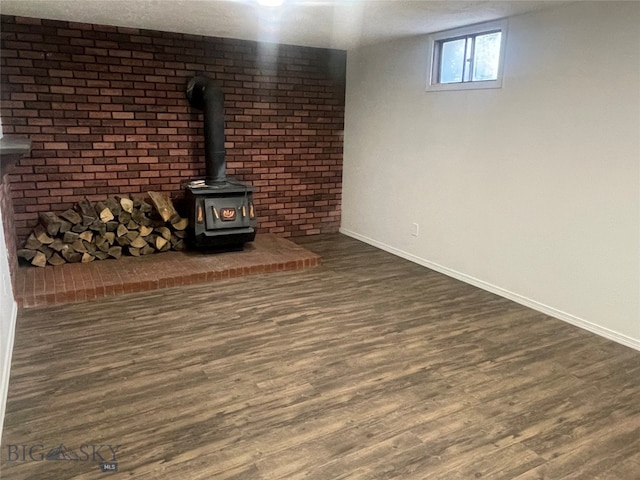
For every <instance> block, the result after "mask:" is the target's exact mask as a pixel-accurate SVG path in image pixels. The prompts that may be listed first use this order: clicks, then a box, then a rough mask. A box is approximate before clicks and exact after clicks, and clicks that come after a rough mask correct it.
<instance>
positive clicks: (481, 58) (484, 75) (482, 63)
mask: <svg viewBox="0 0 640 480" xmlns="http://www.w3.org/2000/svg"><path fill="white" fill-rule="evenodd" d="M506 33H507V24H506V21H504V20H502V21H498V22H491V23H483V24H480V25H472V26H470V27H463V28H457V29H455V30H448V31H445V32H440V33H435V34H433V35H431V36H430V37H429V45H430V55H429V56H430V58H431V64H430V66H431V68H430V69H429V78H428V82H427V90H464V89H476V88H500V87H501V86H502V68H503V59H504V44H505V39H506Z"/></svg>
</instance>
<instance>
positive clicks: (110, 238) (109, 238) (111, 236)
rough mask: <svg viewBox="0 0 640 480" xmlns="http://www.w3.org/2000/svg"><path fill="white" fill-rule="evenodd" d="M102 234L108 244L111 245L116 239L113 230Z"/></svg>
mask: <svg viewBox="0 0 640 480" xmlns="http://www.w3.org/2000/svg"><path fill="white" fill-rule="evenodd" d="M103 236H104V239H105V240H106V241H107V242H108V243H109V245H113V242H115V241H116V234H115V233H113V232H107V233H105V234H104V235H103Z"/></svg>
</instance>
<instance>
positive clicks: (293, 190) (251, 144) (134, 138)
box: [0, 16, 346, 239]
mask: <svg viewBox="0 0 640 480" xmlns="http://www.w3.org/2000/svg"><path fill="white" fill-rule="evenodd" d="M1 22H2V23H1V27H2V28H1V36H2V52H1V60H0V62H1V63H0V69H1V71H0V77H1V78H0V84H1V87H2V90H1V97H0V100H1V109H2V110H1V115H2V124H3V130H4V133H6V134H20V135H25V136H28V137H29V138H31V140H32V154H31V156H30V158H25V159H22V160H21V161H20V162H19V163H18V165H17V166H16V167H15V168H14V170H13V171H12V172H11V175H10V176H9V177H10V182H11V184H12V196H13V211H14V220H15V222H14V223H15V227H16V233H17V237H18V239H23V238H25V237H26V235H27V234H28V232H29V231H30V229H31V228H32V227H33V226H34V225H35V223H36V221H37V214H38V212H42V211H63V210H65V209H67V208H69V207H71V206H72V205H73V203H74V202H76V201H78V200H80V199H81V198H83V197H85V196H86V197H88V198H89V199H92V200H95V199H101V198H104V197H106V196H108V195H112V194H118V193H130V194H141V193H144V192H146V191H148V190H160V191H166V192H169V193H171V194H172V195H173V196H180V195H181V191H182V190H181V182H183V181H187V180H193V179H194V178H196V177H202V176H203V175H204V150H203V134H202V115H201V112H198V111H196V110H195V109H193V108H191V107H189V105H188V102H187V100H186V98H185V93H184V89H185V86H186V83H187V81H188V80H189V79H190V78H191V77H192V76H193V75H194V73H196V72H198V71H204V72H206V73H207V74H208V75H209V76H210V77H212V78H214V79H216V80H217V82H218V83H219V84H220V86H221V88H222V90H223V91H224V93H225V118H226V131H225V133H226V141H227V145H226V149H227V174H228V175H231V176H234V177H236V178H238V179H239V180H242V181H246V182H250V183H252V184H253V185H254V186H255V187H256V193H255V199H256V204H257V213H258V216H259V222H260V227H259V232H272V233H277V234H279V235H281V236H298V235H308V234H316V233H324V232H335V231H337V229H338V226H339V222H340V204H341V178H342V129H343V120H344V65H345V58H346V56H345V52H341V51H335V50H324V49H314V48H305V47H294V46H283V45H279V46H274V45H270V46H269V45H267V46H263V45H259V44H257V43H255V42H248V41H242V40H232V39H221V38H212V37H202V36H194V35H183V34H175V33H166V32H155V31H148V30H138V29H130V28H117V27H110V26H101V25H89V24H77V23H69V22H61V21H53V20H39V19H32V18H20V17H10V16H1Z"/></svg>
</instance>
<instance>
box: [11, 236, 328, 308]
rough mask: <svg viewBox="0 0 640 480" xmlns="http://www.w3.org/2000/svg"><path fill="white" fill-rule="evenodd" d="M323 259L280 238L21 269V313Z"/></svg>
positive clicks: (299, 266)
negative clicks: (230, 248) (232, 247)
mask: <svg viewBox="0 0 640 480" xmlns="http://www.w3.org/2000/svg"><path fill="white" fill-rule="evenodd" d="M320 261H321V260H320V256H318V255H316V254H315V253H312V252H310V251H309V250H306V249H305V248H303V247H301V246H299V245H296V244H294V243H293V242H290V241H289V240H286V239H284V238H279V237H276V236H275V235H271V234H266V235H259V236H258V237H256V240H255V241H254V242H253V243H250V244H247V245H246V246H245V249H244V251H240V252H225V253H213V254H211V253H203V252H193V251H189V252H165V253H157V254H154V255H147V256H145V257H123V258H121V259H120V260H103V261H95V262H91V263H68V264H65V265H58V266H56V267H52V266H48V267H46V268H35V267H31V266H24V267H20V268H18V269H17V273H16V280H15V290H16V300H17V302H18V305H19V306H20V307H21V308H31V307H44V306H51V305H58V304H64V303H73V302H82V301H87V300H94V299H98V298H103V297H107V296H111V295H118V294H123V293H133V292H143V291H148V290H155V289H159V288H166V287H177V286H180V285H191V284H194V283H202V282H213V281H216V280H222V279H227V278H233V277H240V276H244V275H254V274H261V273H271V272H281V271H285V270H299V269H303V268H308V267H315V266H318V265H319V264H320Z"/></svg>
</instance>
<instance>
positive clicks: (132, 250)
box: [128, 247, 140, 257]
mask: <svg viewBox="0 0 640 480" xmlns="http://www.w3.org/2000/svg"><path fill="white" fill-rule="evenodd" d="M128 251H129V255H132V256H134V257H139V256H140V249H139V248H133V247H129V249H128Z"/></svg>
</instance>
